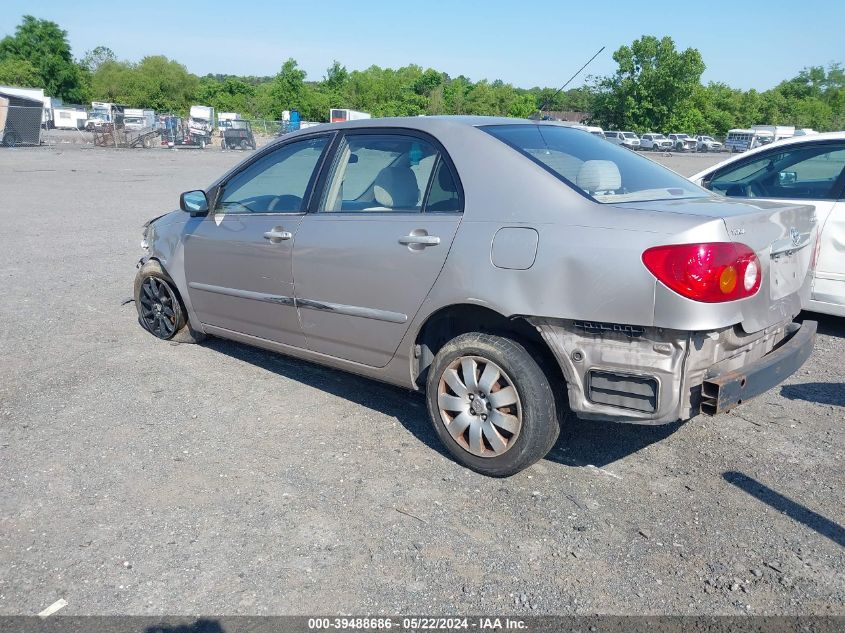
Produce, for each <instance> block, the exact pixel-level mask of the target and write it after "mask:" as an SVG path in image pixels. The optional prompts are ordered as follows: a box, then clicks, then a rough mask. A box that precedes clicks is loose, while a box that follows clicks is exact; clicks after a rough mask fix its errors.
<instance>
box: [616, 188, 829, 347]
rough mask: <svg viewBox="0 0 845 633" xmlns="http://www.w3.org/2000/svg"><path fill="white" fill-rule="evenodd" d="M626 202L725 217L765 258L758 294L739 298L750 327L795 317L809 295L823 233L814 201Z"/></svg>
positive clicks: (730, 229) (731, 234)
mask: <svg viewBox="0 0 845 633" xmlns="http://www.w3.org/2000/svg"><path fill="white" fill-rule="evenodd" d="M620 206H624V207H627V208H632V207H633V208H637V209H642V210H647V211H664V212H670V213H684V214H687V215H700V216H702V217H706V218H719V219H721V220H722V221H723V222H724V224H725V230H726V233H727V237H728V239H730V240H731V241H734V242H739V243H742V244H745V245H747V246H749V247H750V248H751V249H752V250H753V251H754V252H755V253H756V255H757V257H758V258H759V260H760V264H761V267H762V282H761V286H760V290H759V291H758V292H757V293H756V294H755V295H754V296H752V297H748V298H747V299H740V300H739V301H738V304H741V314H742V326H743V329H744V330H745V331H746V332H756V331H759V330H762V329H764V328H766V327H769V326H771V325H774V324H776V323H779V322H782V321H783V320H784V319H786V318H790V317H792V316H794V314H796V313H797V312H798V311H799V310H800V308H801V305H802V302H803V301H805V300H806V298H807V297H808V293H809V291H810V281H811V275H812V271H811V263H812V258H813V252H814V250H815V244H816V238H817V231H816V213H815V208H814V207H813V206H812V205H802V204H783V203H775V202H769V201H761V200H744V201H741V202H740V201H737V200H732V199H728V198H719V197H706V198H699V199H686V200H660V201H653V202H632V203H628V204H623V205H620Z"/></svg>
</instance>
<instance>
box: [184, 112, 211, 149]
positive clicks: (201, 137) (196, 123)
mask: <svg viewBox="0 0 845 633" xmlns="http://www.w3.org/2000/svg"><path fill="white" fill-rule="evenodd" d="M212 134H214V108H212V107H211V106H203V105H193V106H191V110H190V113H189V116H188V135H189V136H190V138H191V142H192V143H193V144H194V145H198V146H199V147H205V146H206V145H208V144H209V143H211V136H212Z"/></svg>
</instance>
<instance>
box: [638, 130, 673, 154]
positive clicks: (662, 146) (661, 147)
mask: <svg viewBox="0 0 845 633" xmlns="http://www.w3.org/2000/svg"><path fill="white" fill-rule="evenodd" d="M640 149H650V150H652V151H653V152H658V151H659V152H668V151H670V150H671V149H672V141H670V140H669V139H668V138H666V137H665V136H663V135H662V134H657V133H655V132H648V133H647V134H643V135H642V136H641V137H640Z"/></svg>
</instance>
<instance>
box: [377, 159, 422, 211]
mask: <svg viewBox="0 0 845 633" xmlns="http://www.w3.org/2000/svg"><path fill="white" fill-rule="evenodd" d="M373 195H374V196H375V199H376V202H378V203H379V204H380V205H382V206H383V207H389V208H391V209H403V208H404V209H408V208H414V207H416V206H417V202H418V201H419V198H420V188H419V185H417V177H416V176H415V175H414V172H413V171H411V168H410V167H399V166H393V167H385V168H384V169H382V170H381V171H380V172H379V175H378V176H376V180H375V182H374V183H373Z"/></svg>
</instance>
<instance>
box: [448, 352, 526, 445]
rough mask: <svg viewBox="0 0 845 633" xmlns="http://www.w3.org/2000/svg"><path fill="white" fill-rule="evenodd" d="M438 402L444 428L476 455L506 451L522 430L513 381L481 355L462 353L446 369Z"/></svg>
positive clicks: (520, 408) (519, 409)
mask: <svg viewBox="0 0 845 633" xmlns="http://www.w3.org/2000/svg"><path fill="white" fill-rule="evenodd" d="M437 402H438V407H439V409H440V419H441V420H442V422H443V424H444V426H445V427H446V430H447V431H448V432H449V434H450V435H451V436H452V438H454V440H455V441H456V442H457V443H458V444H459V445H460V446H461V447H463V448H464V450H466V451H468V452H470V453H472V454H473V455H477V456H478V457H498V456H500V455H502V454H504V453H506V452H507V451H508V450H510V449H511V448H512V447H513V445H514V443H515V442H516V440H517V438H518V437H519V432H520V430H521V429H522V405H521V403H520V400H519V394H518V393H517V391H516V387H515V386H514V384H513V381H512V380H511V378H510V376H508V375H507V373H506V372H505V371H504V370H503V369H502V368H501V367H499V366H498V365H497V364H496V363H494V362H492V361H490V360H488V359H486V358H482V357H480V356H461V357H459V358H457V359H455V360H454V361H453V362H452V363H451V364H450V365H449V366H448V367H447V368H446V369H445V371H444V372H443V374H442V375H441V376H440V383H439V387H438V392H437Z"/></svg>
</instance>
